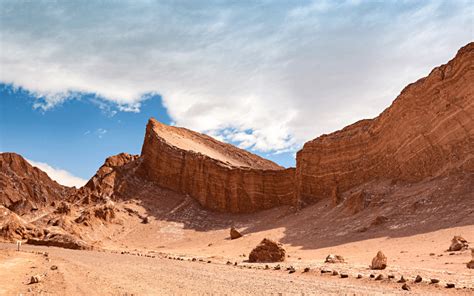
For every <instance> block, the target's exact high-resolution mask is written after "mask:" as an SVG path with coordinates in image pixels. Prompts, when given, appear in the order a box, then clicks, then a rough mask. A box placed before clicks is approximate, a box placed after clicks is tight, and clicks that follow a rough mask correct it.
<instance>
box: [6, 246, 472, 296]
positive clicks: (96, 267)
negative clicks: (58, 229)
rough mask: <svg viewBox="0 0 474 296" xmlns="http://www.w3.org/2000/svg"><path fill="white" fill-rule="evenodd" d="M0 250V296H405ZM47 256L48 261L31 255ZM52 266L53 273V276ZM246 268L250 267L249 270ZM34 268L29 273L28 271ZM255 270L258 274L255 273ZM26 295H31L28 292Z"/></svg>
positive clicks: (234, 270) (204, 267) (388, 287)
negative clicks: (33, 279) (37, 276)
mask: <svg viewBox="0 0 474 296" xmlns="http://www.w3.org/2000/svg"><path fill="white" fill-rule="evenodd" d="M11 248H13V245H7V244H0V267H1V268H0V287H1V290H0V294H1V295H18V294H19V293H23V294H24V295H33V294H45V295H48V294H49V295H131V294H133V295H184V294H186V295H198V294H199V295H202V294H219V295H248V294H258V295H262V294H264V295H267V294H268V295H279V294H281V295H302V294H304V295H320V294H325V295H341V294H357V295H361V294H362V295H368V294H369V295H373V294H389V295H393V294H395V295H397V294H405V293H406V292H405V291H402V290H401V289H400V286H401V285H400V284H397V283H393V282H390V283H389V282H375V281H374V280H370V279H368V278H364V279H356V278H354V277H349V278H347V279H341V278H340V277H338V276H330V275H327V276H326V275H325V276H322V275H321V274H320V272H319V270H314V271H311V272H309V273H302V272H301V270H298V271H297V272H296V273H294V274H288V272H287V271H284V270H280V271H277V270H264V269H263V267H264V265H253V268H252V269H249V268H248V267H247V266H242V264H240V265H239V266H233V265H226V264H221V263H215V262H211V263H207V262H206V261H202V262H200V261H199V260H198V261H196V262H193V261H187V260H185V261H180V260H172V259H166V258H164V257H163V256H160V255H154V256H155V258H152V257H144V256H135V255H122V254H120V253H118V254H117V253H110V252H95V251H93V252H90V251H75V250H65V249H58V248H47V247H33V246H25V247H24V251H23V252H14V251H12V250H11ZM44 251H47V252H48V257H46V258H45V257H44V256H43V255H41V254H39V255H38V254H33V253H30V252H36V253H40V252H44ZM52 265H56V266H57V267H58V269H57V270H51V268H50V267H51V266H52ZM247 265H249V264H247ZM32 266H36V268H35V270H34V271H32V270H31V267H32ZM257 268H259V269H257ZM37 272H44V273H47V275H46V277H45V278H44V280H43V281H42V282H41V283H39V284H34V285H26V283H27V280H28V279H29V277H30V276H31V274H33V273H37ZM410 285H411V286H412V293H413V294H431V295H447V294H448V295H449V294H453V295H454V294H456V295H459V294H461V295H470V293H471V294H474V292H473V291H472V290H463V289H455V290H451V289H445V288H442V287H438V288H436V287H433V286H430V285H428V284H422V285H415V284H410ZM28 289H30V291H28Z"/></svg>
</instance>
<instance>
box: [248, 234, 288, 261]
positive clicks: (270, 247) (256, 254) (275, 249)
mask: <svg viewBox="0 0 474 296" xmlns="http://www.w3.org/2000/svg"><path fill="white" fill-rule="evenodd" d="M285 255H286V252H285V249H283V248H282V247H281V244H278V243H276V242H274V241H272V240H270V239H267V238H264V239H263V240H262V242H261V243H260V244H259V245H258V246H256V247H255V248H254V249H253V250H252V252H250V255H249V262H282V261H284V260H285Z"/></svg>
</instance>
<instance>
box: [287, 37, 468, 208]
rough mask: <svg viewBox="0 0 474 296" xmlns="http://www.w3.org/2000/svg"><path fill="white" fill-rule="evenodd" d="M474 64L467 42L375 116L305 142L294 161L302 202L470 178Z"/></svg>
mask: <svg viewBox="0 0 474 296" xmlns="http://www.w3.org/2000/svg"><path fill="white" fill-rule="evenodd" d="M473 62H474V43H470V44H468V45H466V46H464V47H463V48H461V49H460V50H459V52H458V54H457V55H456V57H455V58H454V59H453V60H451V61H450V62H449V63H447V64H446V65H442V66H440V67H437V68H435V69H434V70H433V71H431V73H430V74H429V75H428V76H427V77H425V78H422V79H420V80H418V81H417V82H415V83H412V84H410V85H408V86H407V87H406V88H405V89H404V90H403V91H402V92H401V94H400V95H399V96H398V97H397V99H396V100H395V101H394V102H393V104H392V105H391V106H390V107H389V108H387V109H386V110H385V111H384V112H382V113H381V114H380V115H379V116H378V117H376V118H374V119H370V120H361V121H359V122H357V123H355V124H352V125H350V126H347V127H345V128H344V129H342V130H340V131H337V132H334V133H331V134H329V135H323V136H321V137H319V138H317V139H315V140H312V141H309V142H307V143H306V144H305V145H304V147H303V149H302V150H300V151H299V152H298V154H297V168H296V180H297V186H298V194H299V197H300V198H301V200H302V201H303V202H313V201H316V200H319V199H323V198H332V200H333V202H334V204H338V203H340V202H341V195H342V193H344V192H346V191H347V190H349V189H351V188H356V187H358V186H359V188H360V186H361V185H363V184H366V183H369V182H372V183H374V182H380V181H384V180H385V181H390V182H392V183H397V182H398V183H413V182H418V181H421V180H423V179H426V178H432V177H435V176H445V175H449V174H451V173H455V172H466V171H469V172H473V171H474V158H473V155H474V120H473V114H474V67H473ZM357 198H361V197H360V196H359V197H357ZM355 208H356V211H357V210H358V207H355Z"/></svg>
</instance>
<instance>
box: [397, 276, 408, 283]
mask: <svg viewBox="0 0 474 296" xmlns="http://www.w3.org/2000/svg"><path fill="white" fill-rule="evenodd" d="M406 281H407V280H406V279H405V278H404V277H403V275H402V276H401V277H400V279H399V280H398V281H397V283H405V282H406Z"/></svg>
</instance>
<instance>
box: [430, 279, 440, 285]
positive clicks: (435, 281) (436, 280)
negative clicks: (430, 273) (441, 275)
mask: <svg viewBox="0 0 474 296" xmlns="http://www.w3.org/2000/svg"><path fill="white" fill-rule="evenodd" d="M431 283H432V284H437V283H439V280H438V279H431Z"/></svg>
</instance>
